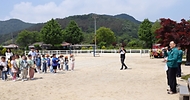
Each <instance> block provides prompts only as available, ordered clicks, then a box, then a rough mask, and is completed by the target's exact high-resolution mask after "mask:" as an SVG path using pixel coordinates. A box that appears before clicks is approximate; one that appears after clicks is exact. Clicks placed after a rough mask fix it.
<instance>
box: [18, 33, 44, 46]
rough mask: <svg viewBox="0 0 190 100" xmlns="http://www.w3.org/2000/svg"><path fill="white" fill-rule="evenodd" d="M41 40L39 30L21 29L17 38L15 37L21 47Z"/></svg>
mask: <svg viewBox="0 0 190 100" xmlns="http://www.w3.org/2000/svg"><path fill="white" fill-rule="evenodd" d="M39 41H41V35H40V33H39V32H36V31H33V32H30V31H27V30H24V31H21V32H20V33H19V34H18V36H17V38H16V43H18V45H20V46H21V47H26V46H28V45H30V44H33V43H35V42H39Z"/></svg>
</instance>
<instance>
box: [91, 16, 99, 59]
mask: <svg viewBox="0 0 190 100" xmlns="http://www.w3.org/2000/svg"><path fill="white" fill-rule="evenodd" d="M92 17H93V18H94V34H95V36H94V57H95V56H96V19H97V18H98V17H97V15H96V14H94V15H93V16H92Z"/></svg>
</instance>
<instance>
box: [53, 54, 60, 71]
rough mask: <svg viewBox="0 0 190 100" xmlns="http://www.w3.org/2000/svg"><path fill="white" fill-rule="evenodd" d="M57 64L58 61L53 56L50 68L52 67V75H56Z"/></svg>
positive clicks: (54, 55)
mask: <svg viewBox="0 0 190 100" xmlns="http://www.w3.org/2000/svg"><path fill="white" fill-rule="evenodd" d="M58 62H59V59H58V58H57V57H56V54H53V58H52V66H53V70H54V73H56V70H57V66H58Z"/></svg>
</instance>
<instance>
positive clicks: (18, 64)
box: [15, 55, 20, 79]
mask: <svg viewBox="0 0 190 100" xmlns="http://www.w3.org/2000/svg"><path fill="white" fill-rule="evenodd" d="M15 61H16V64H17V67H18V72H17V78H18V79H19V78H20V76H19V74H20V56H19V55H15Z"/></svg>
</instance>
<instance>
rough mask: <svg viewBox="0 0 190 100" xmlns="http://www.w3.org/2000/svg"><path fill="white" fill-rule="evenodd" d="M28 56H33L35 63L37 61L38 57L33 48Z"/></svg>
mask: <svg viewBox="0 0 190 100" xmlns="http://www.w3.org/2000/svg"><path fill="white" fill-rule="evenodd" d="M28 55H31V56H32V60H33V61H34V62H35V61H36V57H37V53H36V51H35V50H34V48H31V50H30V52H29V53H28Z"/></svg>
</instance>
